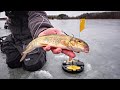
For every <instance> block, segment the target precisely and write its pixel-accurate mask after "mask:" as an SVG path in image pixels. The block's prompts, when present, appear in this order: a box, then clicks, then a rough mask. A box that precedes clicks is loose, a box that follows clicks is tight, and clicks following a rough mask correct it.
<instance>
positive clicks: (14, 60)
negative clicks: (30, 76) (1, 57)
mask: <svg viewBox="0 0 120 90" xmlns="http://www.w3.org/2000/svg"><path fill="white" fill-rule="evenodd" d="M24 47H26V46H24ZM23 49H24V48H23V45H16V44H15V42H14V38H13V37H12V35H9V36H7V38H6V39H5V40H4V41H3V42H2V44H1V51H2V52H3V53H4V54H6V64H7V65H8V67H9V68H12V69H14V68H20V67H23V69H25V70H27V71H36V70H39V69H41V68H42V67H43V65H44V64H45V62H46V52H45V51H44V50H43V49H42V48H37V49H35V50H34V51H32V52H31V53H30V54H28V55H27V56H26V58H25V60H23V62H20V59H21V57H22V56H21V51H23Z"/></svg>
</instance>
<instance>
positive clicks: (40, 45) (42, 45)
mask: <svg viewBox="0 0 120 90" xmlns="http://www.w3.org/2000/svg"><path fill="white" fill-rule="evenodd" d="M47 45H48V44H40V46H41V47H43V46H47Z"/></svg>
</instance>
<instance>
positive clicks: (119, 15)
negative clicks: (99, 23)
mask: <svg viewBox="0 0 120 90" xmlns="http://www.w3.org/2000/svg"><path fill="white" fill-rule="evenodd" d="M48 18H49V19H81V18H85V19H120V11H114V12H101V13H98V12H97V13H84V14H81V15H78V16H72V17H70V16H68V15H66V14H59V15H48Z"/></svg>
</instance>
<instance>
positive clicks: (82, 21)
mask: <svg viewBox="0 0 120 90" xmlns="http://www.w3.org/2000/svg"><path fill="white" fill-rule="evenodd" d="M84 29H85V19H80V32H82V31H83V30H84Z"/></svg>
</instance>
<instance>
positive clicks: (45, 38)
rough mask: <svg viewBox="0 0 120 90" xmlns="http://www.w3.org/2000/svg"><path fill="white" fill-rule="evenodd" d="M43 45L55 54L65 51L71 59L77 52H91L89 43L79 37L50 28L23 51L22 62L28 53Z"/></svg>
mask: <svg viewBox="0 0 120 90" xmlns="http://www.w3.org/2000/svg"><path fill="white" fill-rule="evenodd" d="M39 47H43V48H44V50H46V51H50V50H51V51H52V52H53V53H55V54H58V53H61V52H62V53H64V54H66V55H68V56H69V59H70V60H72V58H74V57H75V53H74V52H76V53H80V52H85V53H88V52H89V46H88V44H87V43H86V42H85V41H83V40H81V39H79V38H75V37H72V36H69V35H64V34H63V33H62V31H60V30H58V29H55V28H49V29H47V30H45V31H43V32H41V33H40V34H39V36H38V37H37V38H36V39H34V40H32V41H31V42H30V43H29V44H28V45H27V47H26V49H25V50H24V51H23V53H22V58H21V59H20V62H21V61H22V60H24V58H25V57H26V55H27V54H28V53H30V52H31V51H33V50H34V49H36V48H39Z"/></svg>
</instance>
